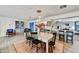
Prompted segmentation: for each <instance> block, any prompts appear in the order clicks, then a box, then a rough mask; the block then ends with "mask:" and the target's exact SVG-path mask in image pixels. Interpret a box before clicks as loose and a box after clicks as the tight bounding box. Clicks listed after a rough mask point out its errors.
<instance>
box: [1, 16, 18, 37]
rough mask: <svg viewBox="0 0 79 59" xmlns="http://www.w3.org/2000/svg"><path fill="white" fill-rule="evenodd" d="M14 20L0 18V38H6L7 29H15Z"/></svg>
mask: <svg viewBox="0 0 79 59" xmlns="http://www.w3.org/2000/svg"><path fill="white" fill-rule="evenodd" d="M15 20H18V19H13V18H8V17H0V37H2V36H6V30H7V29H8V28H12V29H15Z"/></svg>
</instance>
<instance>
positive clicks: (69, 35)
mask: <svg viewBox="0 0 79 59" xmlns="http://www.w3.org/2000/svg"><path fill="white" fill-rule="evenodd" d="M69 41H71V43H72V44H73V31H66V42H67V43H68V42H69Z"/></svg>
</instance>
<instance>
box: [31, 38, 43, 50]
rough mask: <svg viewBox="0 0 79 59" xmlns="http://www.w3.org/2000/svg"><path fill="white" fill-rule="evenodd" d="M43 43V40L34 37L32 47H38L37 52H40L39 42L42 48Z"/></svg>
mask: <svg viewBox="0 0 79 59" xmlns="http://www.w3.org/2000/svg"><path fill="white" fill-rule="evenodd" d="M41 43H42V41H41V40H38V39H34V40H33V41H32V48H36V52H38V48H39V46H38V45H39V44H40V48H41Z"/></svg>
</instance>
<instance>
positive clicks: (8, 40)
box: [0, 35, 79, 53]
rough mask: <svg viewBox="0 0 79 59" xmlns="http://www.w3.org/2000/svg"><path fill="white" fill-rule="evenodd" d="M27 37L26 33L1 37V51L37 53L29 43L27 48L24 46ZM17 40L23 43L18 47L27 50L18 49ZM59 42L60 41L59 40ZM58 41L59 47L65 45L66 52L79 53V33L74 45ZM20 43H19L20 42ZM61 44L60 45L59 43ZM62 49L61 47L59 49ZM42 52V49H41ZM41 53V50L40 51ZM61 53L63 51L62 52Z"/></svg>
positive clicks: (75, 36) (75, 37)
mask: <svg viewBox="0 0 79 59" xmlns="http://www.w3.org/2000/svg"><path fill="white" fill-rule="evenodd" d="M25 40H26V39H25V38H24V35H16V36H13V37H1V38H0V53H16V52H19V53H36V52H35V51H34V50H31V49H30V48H29V46H28V44H26V48H27V49H25V47H23V46H24V45H25V44H24V43H23V42H24V41H25ZM16 42H21V43H22V45H19V46H18V47H20V46H22V47H23V48H24V49H25V50H24V51H25V52H23V51H22V50H21V49H20V50H21V51H16V49H15V47H14V45H13V44H14V43H15V44H16ZM57 42H59V41H57ZM59 43H61V42H59ZM59 43H57V46H58V48H57V49H59V48H60V45H62V44H63V45H64V48H63V49H64V51H63V52H64V53H79V35H74V43H73V45H72V44H71V43H63V42H62V43H61V44H59ZM18 44H19V43H18ZM58 44H59V45H58ZM61 49H62V47H61ZM59 50H60V49H59ZM39 52H40V51H39ZM58 52H59V51H55V52H54V53H58ZM40 53H41V52H40ZM60 53H61V52H60Z"/></svg>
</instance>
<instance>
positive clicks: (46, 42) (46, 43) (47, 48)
mask: <svg viewBox="0 0 79 59" xmlns="http://www.w3.org/2000/svg"><path fill="white" fill-rule="evenodd" d="M46 53H48V42H46Z"/></svg>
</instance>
